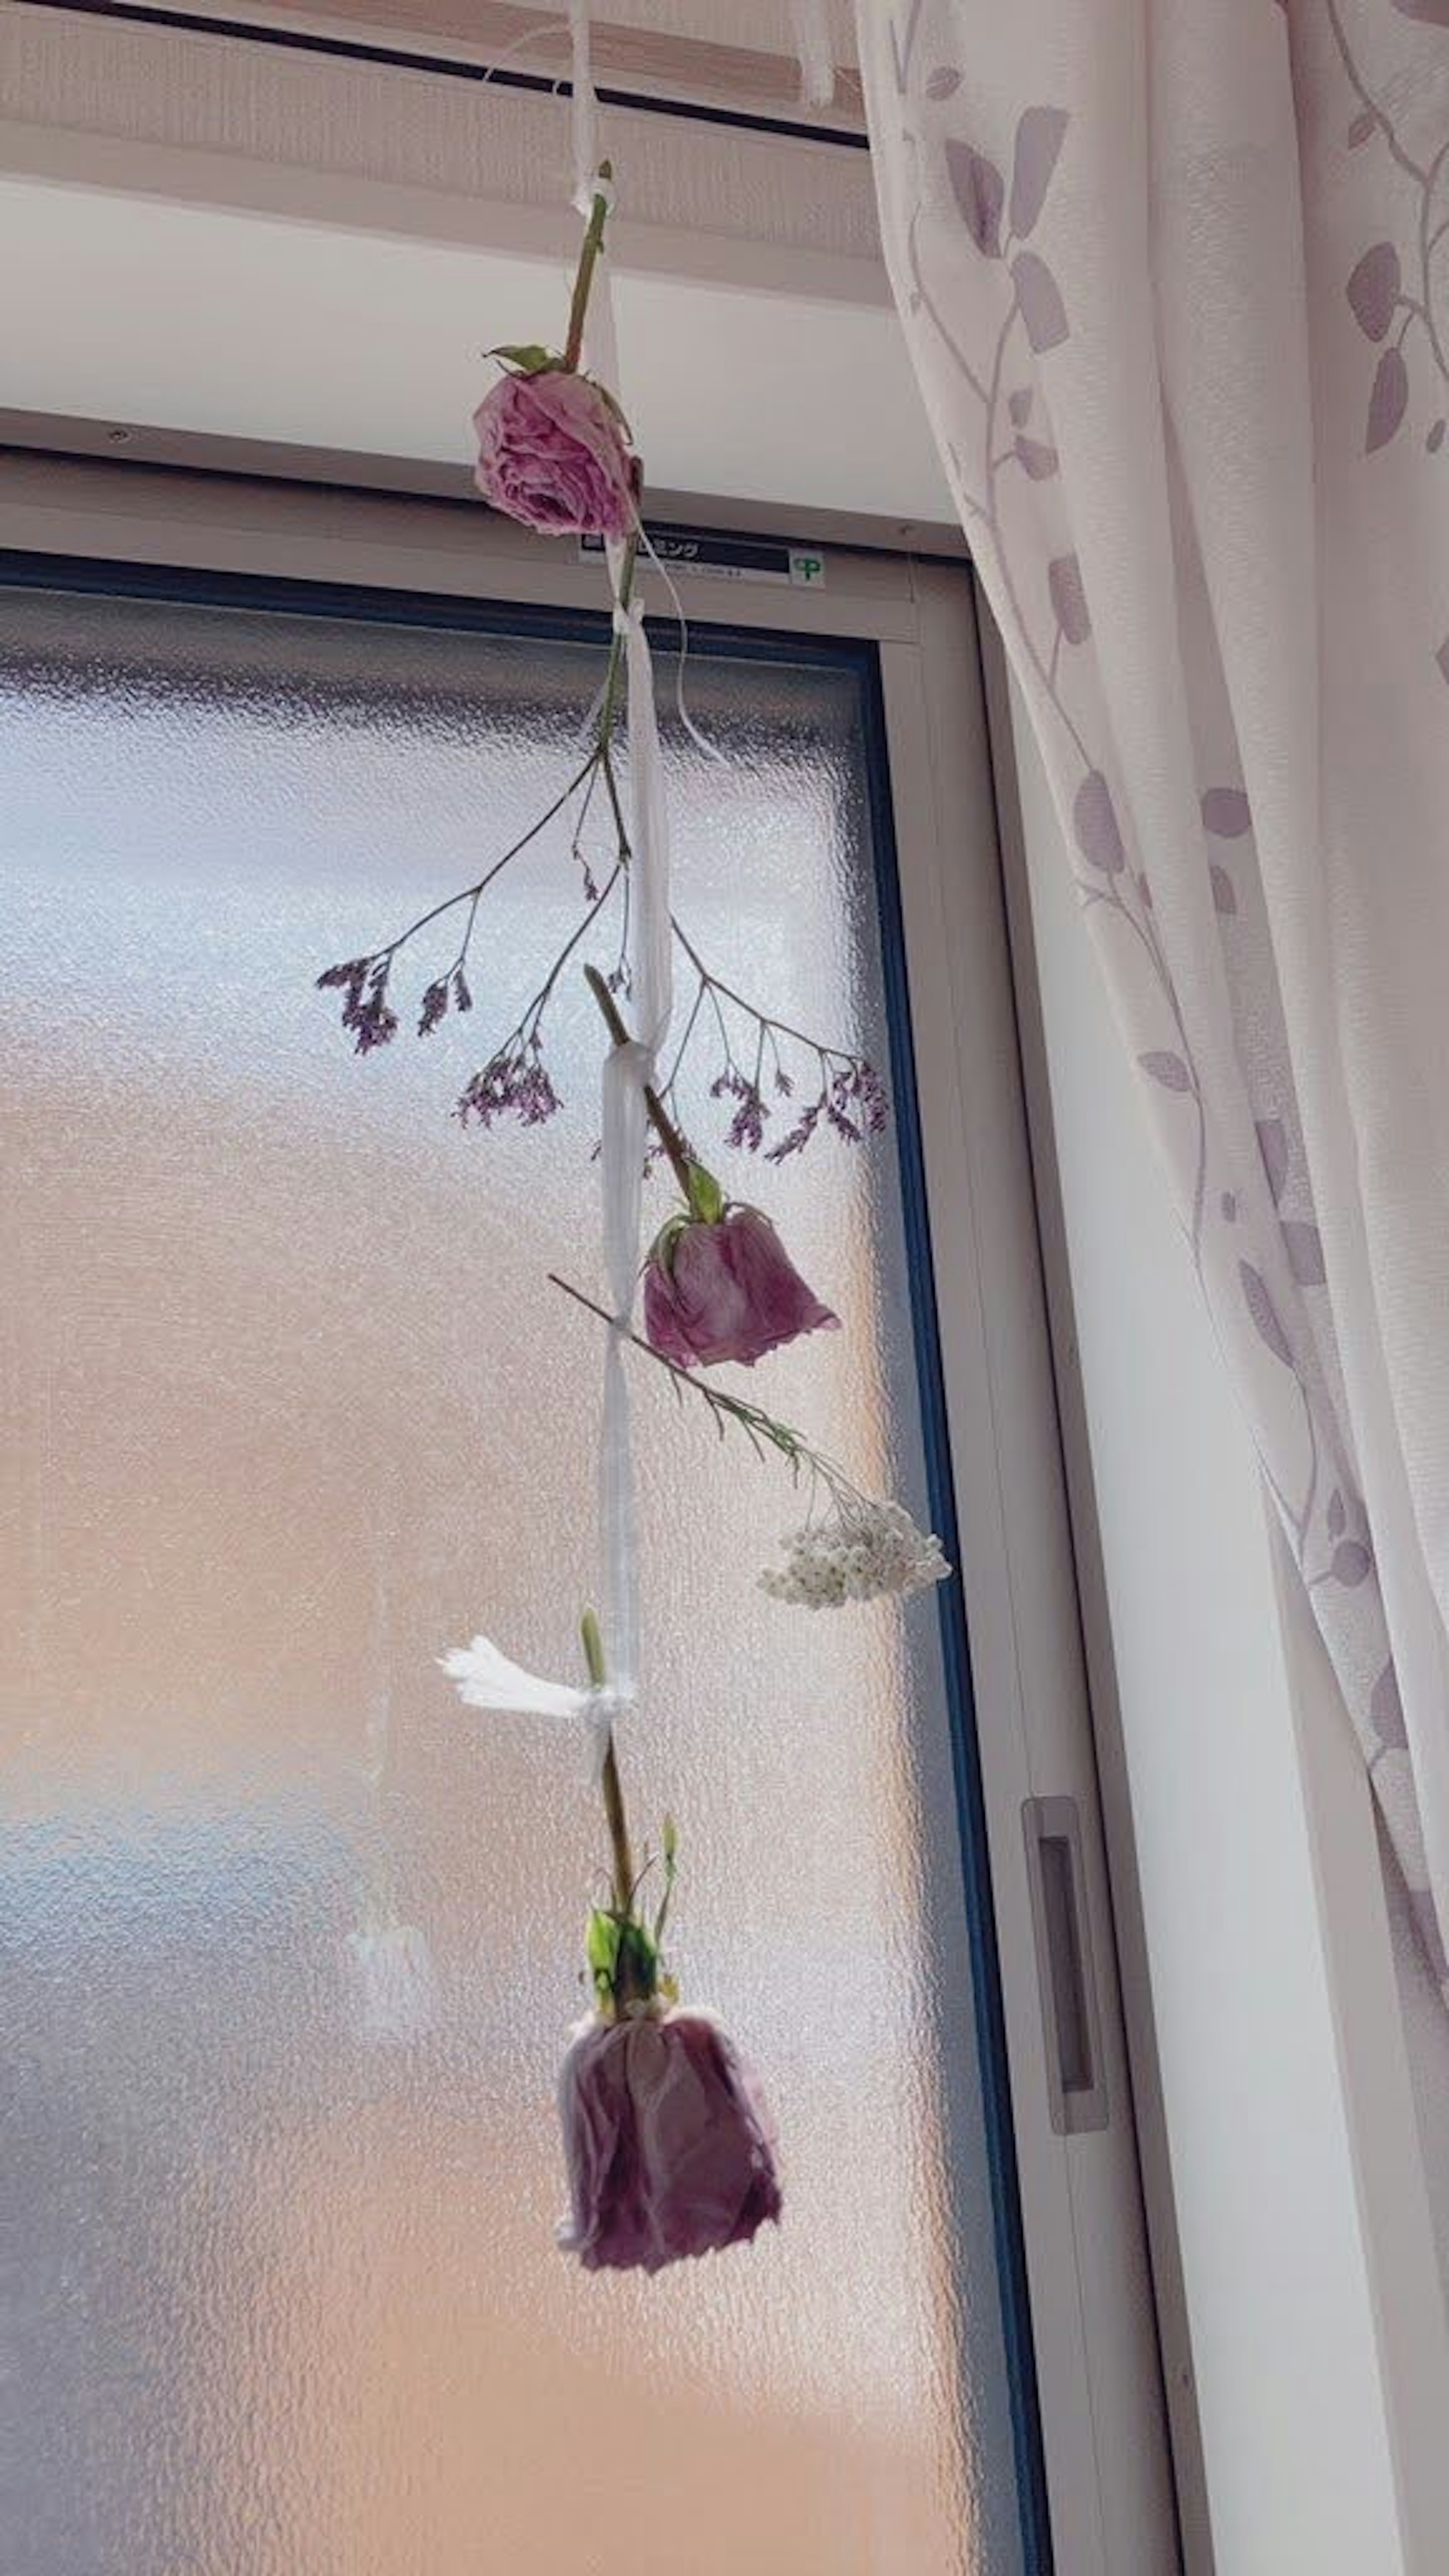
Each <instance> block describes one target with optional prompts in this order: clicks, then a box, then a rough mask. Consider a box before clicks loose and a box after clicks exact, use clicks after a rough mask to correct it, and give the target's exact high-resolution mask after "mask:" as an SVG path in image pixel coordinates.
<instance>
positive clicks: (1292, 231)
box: [858, 0, 1449, 1995]
mask: <svg viewBox="0 0 1449 2576" xmlns="http://www.w3.org/2000/svg"><path fill="white" fill-rule="evenodd" d="M858 23H859V34H860V48H861V60H862V70H863V75H864V79H865V86H866V103H867V112H868V117H869V122H870V130H871V143H872V151H873V157H874V162H875V168H876V173H877V184H878V190H879V196H880V205H881V219H882V230H883V235H884V241H885V248H886V257H887V261H888V264H889V267H890V272H891V277H892V281H893V285H894V288H895V293H896V296H897V300H898V303H899V306H900V311H901V316H902V321H903V324H904V328H905V332H906V336H907V341H908V344H909V347H910V351H911V356H912V360H913V363H914V366H915V370H916V374H917V376H918V379H919V382H920V385H921V388H922V391H923V394H924V397H925V400H926V405H927V408H928V411H929V413H930V417H931V420H932V423H933V426H934V429H935V433H936V437H937V440H938V443H939V445H940V449H941V453H942V456H943V459H944V461H945V464H946V468H947V471H948V473H949V475H950V478H951V482H952V487H953V489H954V492H955V495H956V499H957V503H958V506H959V508H960V511H961V516H962V521H963V525H964V527H965V529H966V532H967V535H968V536H969V538H970V540H971V543H972V548H973V553H974V557H975V561H976V565H977V569H978V572H979V575H980V578H981V580H982V583H983V585H984V587H985V590H986V592H987V595H988V597H989V599H990V601H991V605H992V608H993V611H994V613H995V615H996V618H997V620H998V623H999V625H1000V628H1001V632H1002V635H1003V638H1004V640H1005V644H1006V649H1007V652H1008V654H1009V656H1010V658H1011V661H1012V664H1013V667H1014V670H1015V673H1016V676H1017V679H1018V681H1019V683H1020V685H1021V688H1022V691H1023V693H1024V696H1025V699H1026V703H1027V706H1028V708H1029V710H1030V715H1031V720H1032V723H1033V726H1034V728H1035V731H1036V733H1037V735H1038V738H1039V740H1040V744H1041V748H1042V752H1043V755H1044V759H1045V762H1046V766H1047V770H1048V774H1049V776H1050V778H1051V781H1052V786H1053V792H1054V795H1055V799H1056V803H1057V808H1058V812H1059V815H1060V818H1061V822H1062V828H1063V835H1064V839H1065V843H1066V848H1067V851H1068V853H1069V860H1070V864H1071V866H1072V869H1073V873H1074V876H1075V879H1076V884H1077V889H1078V893H1079V897H1080V901H1081V904H1082V908H1083V912H1084V914H1085V916H1086V919H1087V922H1088V925H1089V927H1090V929H1091V932H1092V935H1093V938H1094V941H1095V945H1096V949H1097V953H1098V956H1099V958H1100V960H1101V964H1102V967H1103V970H1104V972H1105V974H1106V976H1107V980H1108V983H1109V986H1110V989H1111V993H1112V996H1113V1001H1114V1006H1115V1009H1116V1013H1117V1017H1118V1020H1119V1023H1120V1026H1121V1030H1122V1035H1123V1040H1124V1043H1125V1045H1126V1046H1127V1048H1128V1050H1129V1052H1130V1054H1131V1055H1132V1057H1133V1059H1134V1061H1135V1063H1136V1066H1137V1069H1138V1072H1139V1075H1140V1077H1141V1082H1142V1086H1143V1093H1144V1099H1145V1102H1146V1105H1147V1108H1148V1111H1149V1115H1150V1119H1151V1123H1152V1126H1153V1130H1154V1133H1155V1136H1156V1139H1157V1142H1158V1145H1159V1147H1160V1150H1161V1154H1162V1158H1163V1162H1164V1165H1165V1169H1166V1172H1167V1176H1168V1180H1169V1183H1170V1186H1171V1189H1172V1192H1173V1196H1174V1200H1175V1204H1176V1207H1177V1210H1178V1213H1179V1215H1180V1218H1181V1221H1182V1225H1183V1229H1184V1232H1185V1235H1186V1237H1187V1241H1188V1244H1189V1247H1190V1250H1191V1254H1192V1258H1193V1261H1194V1264H1195V1266H1196V1269H1197V1272H1198V1276H1199V1279H1200V1281H1201V1285H1202V1289H1203V1293H1204V1296H1205V1298H1206V1300H1207V1303H1208V1307H1209V1310H1210V1313H1211V1316H1212V1319H1213V1324H1214V1329H1215V1333H1216V1337H1217V1340H1218V1343H1219V1345H1220V1348H1221V1351H1222V1356H1223V1361H1224V1366H1225V1369H1226V1372H1227V1375H1228V1377H1229V1379H1230V1381H1231V1382H1232V1384H1233V1386H1234V1388H1235V1390H1236V1393H1237V1395H1238V1397H1239V1399H1240V1401H1241V1403H1242V1405H1243V1407H1244V1410H1245V1412H1246V1415H1247V1418H1248V1421H1249V1423H1250V1425H1251V1428H1252V1432H1253V1436H1254V1439H1255V1442H1256V1446H1257V1450H1258V1455H1259V1458H1260V1460H1261V1463H1262V1468H1263V1473H1264V1476H1265V1478H1266V1480H1267V1483H1268V1485H1269V1487H1270V1489H1271V1491H1272V1493H1273V1495H1274V1498H1275V1501H1276V1503H1277V1506H1278V1510H1279V1513H1280V1515H1281V1518H1282V1521H1283V1525H1284V1528H1285V1530H1286V1532H1287V1535H1288V1539H1289V1542H1290V1545H1291V1547H1292V1551H1293V1555H1294V1559H1295V1562H1296V1564H1297V1566H1298V1568H1299V1572H1300V1575H1301V1578H1302V1580H1303V1582H1304V1584H1305V1585H1306V1587H1307V1590H1308V1593H1309V1597H1310V1599H1311V1601H1312V1603H1313V1607H1314V1611H1315V1614H1316V1616H1317V1619H1318V1623H1319V1626H1320V1628H1321V1630H1322V1632H1323V1636H1324V1638H1325V1641H1326V1643H1327V1646H1328V1649H1329V1652H1330V1654H1331V1656H1332V1659H1333V1663H1334V1666H1335V1669H1336V1672H1337V1674H1338V1678H1339V1681H1340V1684H1341V1686H1342V1690H1343V1695H1344V1699H1345V1702H1346V1704H1347V1706H1348V1709H1349V1711H1350V1714H1351V1716H1352V1719H1353V1723H1354V1726H1355V1729H1356V1731H1357V1734H1358V1738H1359V1742H1360V1744H1361V1746H1362V1749H1363V1754H1364V1758H1365V1761H1366V1763H1367V1764H1368V1767H1369V1770H1370V1773H1371V1776H1372V1779H1373V1783H1374V1788H1375V1791H1376V1794H1377V1797H1378V1800H1379V1804H1380V1807H1381V1810H1382V1813H1383V1816H1384V1820H1385V1824H1386V1827H1387V1830H1388V1834H1389V1837H1390V1839H1391V1842H1392V1846H1393V1849H1394V1851H1395V1853H1396V1855H1397V1859H1398V1863H1399V1866H1400V1868H1401V1870H1402V1873H1403V1877H1404V1882H1405V1886H1406V1888H1407V1890H1408V1894H1409V1899H1410V1904H1411V1906H1412V1909H1413V1913H1414V1918H1415V1920H1416V1922H1417V1924H1418V1927H1419V1930H1420V1933H1421V1935H1422V1936H1423V1939H1424V1941H1425V1943H1426V1945H1427V1947H1428V1950H1429V1954H1430V1957H1431V1961H1432V1964H1433V1969H1434V1973H1435V1976H1436V1978H1437V1980H1438V1982H1439V1984H1440V1987H1441V1990H1443V1991H1444V1992H1445V1993H1446V1995H1449V1958H1446V1948H1445V1940H1444V1930H1445V1927H1446V1926H1449V1645H1446V1637H1449V1626H1446V1621H1449V1257H1446V1256H1449V991H1446V982H1449V439H1446V429H1445V415H1446V413H1449V0H1288V5H1287V6H1286V7H1285V6H1284V5H1282V0H1223V5H1221V6H1214V7H1211V8H1205V7H1204V6H1203V5H1202V0H1013V6H1012V9H1011V11H1010V13H1009V15H1005V16H998V13H996V12H995V11H987V10H986V9H984V8H983V7H981V6H980V5H971V4H970V0H893V5H883V0H858ZM1133 1141H1134V1140H1131V1139H1126V1138H1124V1139H1123V1148H1124V1150H1126V1151H1131V1150H1132V1148H1133ZM1122 1257H1123V1260H1124V1262H1125V1261H1129V1260H1130V1259H1131V1257H1132V1248H1131V1246H1130V1245H1124V1246H1123V1247H1122ZM1213 1579H1214V1569H1213V1565H1212V1563H1211V1561H1210V1560H1209V1561H1206V1562H1205V1563H1204V1566H1203V1580H1204V1583H1206V1584H1209V1585H1210V1584H1211V1583H1212V1581H1213ZM1245 1794H1251V1784H1250V1783H1248V1784H1245Z"/></svg>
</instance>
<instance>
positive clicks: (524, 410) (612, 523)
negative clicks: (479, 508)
mask: <svg viewBox="0 0 1449 2576" xmlns="http://www.w3.org/2000/svg"><path fill="white" fill-rule="evenodd" d="M473 427H474V430H475V431H476V433H477V438H478V463H477V467H476V469H475V471H474V476H473V479H474V481H475V483H476V484H477V486H478V489H479V491H480V492H481V493H482V494H483V497H484V499H485V500H487V501H491V502H492V504H493V506H494V508H495V509H496V510H506V511H507V513H508V516H509V517H510V518H511V519H521V520H522V521H523V524H524V526H525V527H526V528H533V529H535V530H536V532H537V533H538V535H539V536H541V537H566V536H589V537H614V538H623V537H627V536H629V535H630V534H631V533H632V531H633V528H634V525H635V521H636V517H637V487H638V466H637V461H636V459H635V458H634V456H633V455H632V454H631V452H630V449H629V445H628V442H627V440H626V438H625V435H624V429H623V425H622V423H621V421H620V419H619V415H618V413H617V412H616V411H615V410H614V409H613V408H612V407H611V405H610V404H609V402H608V401H607V400H606V398H605V396H604V395H603V394H602V393H601V392H600V391H599V388H598V386H597V385H595V384H592V383H590V381H589V378H588V377H587V376H579V375H575V374H574V373H573V372H572V370H571V369H569V368H564V367H541V368H539V369H538V370H537V372H535V373H532V374H526V375H506V376H504V377H503V378H502V379H501V380H500V382H499V383H498V384H496V385H495V386H494V387H493V390H492V392H491V393H488V394H485V395H484V397H483V400H482V402H481V403H480V404H479V405H478V408H477V410H476V411H475V412H474V414H473Z"/></svg>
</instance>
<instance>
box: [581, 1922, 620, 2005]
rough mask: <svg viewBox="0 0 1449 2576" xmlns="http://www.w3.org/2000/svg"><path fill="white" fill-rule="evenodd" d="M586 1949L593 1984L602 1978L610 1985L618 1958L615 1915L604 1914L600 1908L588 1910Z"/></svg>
mask: <svg viewBox="0 0 1449 2576" xmlns="http://www.w3.org/2000/svg"><path fill="white" fill-rule="evenodd" d="M586 1948H587V1951H588V1960H589V1966H590V1968H591V1969H592V1970H593V1973H594V1980H595V1983H597V1982H598V1980H599V1979H600V1978H604V1979H606V1980H607V1981H608V1983H609V1984H610V1985H612V1984H613V1981H614V1970H615V1967H616V1966H617V1964H618V1958H619V1922H618V1917H617V1916H616V1915H613V1914H606V1913H605V1912H604V1910H603V1908H602V1906H598V1905H595V1906H593V1907H592V1908H591V1909H590V1913H589V1929H588V1937H587V1942H586Z"/></svg>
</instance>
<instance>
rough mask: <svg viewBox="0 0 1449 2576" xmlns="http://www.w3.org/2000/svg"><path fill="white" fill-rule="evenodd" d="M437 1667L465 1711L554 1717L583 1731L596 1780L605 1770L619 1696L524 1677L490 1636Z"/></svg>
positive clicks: (532, 1675) (447, 1657) (531, 1675)
mask: <svg viewBox="0 0 1449 2576" xmlns="http://www.w3.org/2000/svg"><path fill="white" fill-rule="evenodd" d="M438 1662H439V1664H440V1665H441V1666H442V1669H443V1671H444V1672H445V1673H446V1674H447V1676H448V1679H449V1681H450V1682H454V1683H456V1685H457V1690H458V1697H459V1698H460V1699H461V1700H462V1701H463V1702H464V1703H465V1705H466V1706H467V1707H468V1708H487V1709H493V1710H495V1711H497V1712H500V1713H506V1714H508V1715H509V1716H512V1717H556V1718H563V1719H565V1720H567V1721H570V1722H572V1723H573V1724H575V1725H578V1724H579V1723H581V1722H582V1723H583V1724H585V1725H586V1726H587V1728H588V1732H589V1738H590V1750H591V1755H592V1760H593V1767H594V1771H595V1775H596V1776H597V1774H598V1772H599V1771H601V1770H602V1768H603V1762H604V1754H605V1751H606V1749H607V1746H608V1742H609V1735H610V1731H611V1729H612V1727H613V1723H614V1720H615V1718H616V1717H617V1716H618V1714H619V1707H620V1694H619V1692H618V1691H617V1690H615V1689H614V1688H613V1687H612V1686H610V1685H605V1686H604V1687H602V1688H600V1689H593V1688H590V1689H588V1690H579V1689H577V1688H576V1687H575V1685H574V1684H573V1683H572V1682H550V1681H545V1680H544V1679H543V1677H542V1675H541V1674H539V1673H530V1672H525V1670H524V1668H523V1666H522V1664H515V1663H514V1662H513V1661H512V1660H511V1658H510V1657H509V1656H507V1655H505V1654H504V1653H503V1652H502V1650H501V1648H500V1647H498V1646H495V1645H494V1643H493V1640H492V1638H491V1637H475V1638H474V1640H473V1643H472V1645H471V1646H453V1647H451V1648H450V1649H449V1651H448V1653H447V1654H446V1655H439V1657H438Z"/></svg>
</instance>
